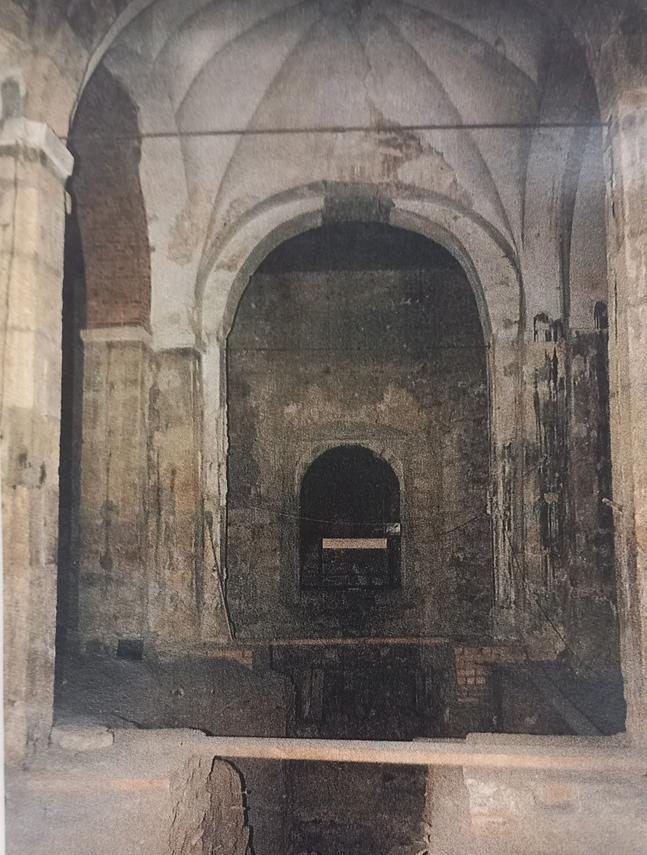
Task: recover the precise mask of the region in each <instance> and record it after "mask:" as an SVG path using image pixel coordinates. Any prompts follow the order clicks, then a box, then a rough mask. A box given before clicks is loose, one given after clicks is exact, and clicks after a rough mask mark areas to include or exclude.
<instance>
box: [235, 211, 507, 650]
mask: <svg viewBox="0 0 647 855" xmlns="http://www.w3.org/2000/svg"><path fill="white" fill-rule="evenodd" d="M347 231H348V232H349V240H352V237H351V236H352V235H355V234H356V233H357V229H353V228H352V227H351V226H348V227H347ZM369 231H370V229H369ZM342 233H343V228H342ZM360 233H361V232H360ZM338 252H339V254H340V256H341V255H342V254H343V252H344V250H343V247H342V248H340V249H339V250H338ZM409 261H410V262H411V260H409ZM338 263H341V262H340V261H339V258H338ZM411 263H413V262H411ZM227 359H228V403H229V407H228V417H229V481H228V487H229V491H228V507H227V521H228V527H227V570H228V595H229V599H230V605H231V611H232V617H233V621H234V624H235V625H236V629H237V632H238V635H239V636H240V637H245V636H252V637H253V636H260V637H272V636H275V637H277V636H278V637H281V636H282V635H285V634H286V633H287V634H289V635H290V634H297V635H304V634H306V635H311V636H317V635H327V634H331V633H332V634H342V635H344V634H348V633H351V634H356V633H359V634H362V635H371V634H377V635H394V634H395V635H397V634H418V633H422V634H425V635H454V636H456V635H458V636H464V635H468V636H470V635H477V634H479V633H481V634H482V633H487V632H488V628H489V610H490V608H491V604H492V575H493V569H492V557H491V533H490V524H489V519H488V517H487V507H486V505H487V489H488V479H489V443H488V430H487V421H488V415H487V377H486V354H485V347H484V342H483V337H482V333H481V329H480V324H479V318H478V313H477V310H476V304H475V301H474V298H473V296H472V293H471V290H470V287H469V285H468V283H467V281H466V279H465V277H464V275H463V274H462V272H461V270H460V268H458V267H457V265H456V264H455V262H454V263H452V260H451V258H450V259H449V260H448V261H447V262H446V264H445V266H444V267H443V266H440V267H438V268H437V269H434V270H426V271H425V270H423V271H417V270H409V271H403V272H398V271H387V270H368V271H367V270H353V271H344V270H338V271H324V272H319V273H313V272H300V273H297V272H292V273H284V274H281V273H275V274H270V273H258V274H256V275H255V276H254V277H253V279H252V281H251V283H250V285H249V286H248V288H247V291H246V293H245V295H244V297H243V300H242V301H241V304H240V307H239V310H238V314H237V318H236V322H235V325H234V329H233V331H232V333H231V335H230V337H229V340H228V355H227ZM340 444H351V445H352V444H359V445H365V446H366V447H369V448H372V449H373V450H374V451H376V452H377V453H378V454H381V455H382V456H383V457H384V458H385V459H386V460H387V461H388V462H390V463H391V465H392V467H393V468H394V471H395V472H396V475H397V476H398V477H399V479H400V482H401V483H400V493H401V519H402V530H403V534H402V538H401V579H402V580H401V589H400V590H397V591H391V592H385V593H376V594H369V593H366V592H364V593H357V592H355V593H350V592H349V593H343V592H341V593H337V594H334V593H330V592H329V593H325V592H304V591H299V581H298V577H299V543H298V532H299V524H298V514H299V490H300V487H301V479H302V477H303V475H304V474H305V470H306V468H307V467H308V465H309V464H310V463H311V462H312V461H313V460H314V459H315V458H316V457H317V456H318V455H319V454H320V453H321V452H322V451H323V450H325V449H326V448H330V447H334V446H336V445H340Z"/></svg>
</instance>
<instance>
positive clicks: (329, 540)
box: [321, 537, 389, 549]
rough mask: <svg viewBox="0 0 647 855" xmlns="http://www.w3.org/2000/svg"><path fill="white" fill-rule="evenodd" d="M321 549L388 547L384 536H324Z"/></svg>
mask: <svg viewBox="0 0 647 855" xmlns="http://www.w3.org/2000/svg"><path fill="white" fill-rule="evenodd" d="M321 546H322V548H323V549H388V547H389V544H388V542H387V539H386V538H385V537H324V538H323V540H322V541H321Z"/></svg>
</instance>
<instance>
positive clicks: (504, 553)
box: [196, 187, 525, 634]
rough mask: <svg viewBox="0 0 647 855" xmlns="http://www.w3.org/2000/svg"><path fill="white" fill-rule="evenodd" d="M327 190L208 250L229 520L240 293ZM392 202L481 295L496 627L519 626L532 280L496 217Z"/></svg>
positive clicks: (213, 436) (213, 471) (298, 197)
mask: <svg viewBox="0 0 647 855" xmlns="http://www.w3.org/2000/svg"><path fill="white" fill-rule="evenodd" d="M327 198H328V194H327V193H326V188H321V187H320V188H319V192H316V191H315V190H314V189H311V188H299V189H297V190H295V191H293V192H291V193H289V194H282V195H281V196H279V197H276V198H274V199H271V200H268V201H266V202H263V203H261V204H260V205H258V206H257V207H256V208H255V209H253V210H252V211H251V212H250V213H248V214H247V215H245V216H244V217H243V218H241V220H240V221H239V222H238V223H237V225H236V227H235V228H233V229H231V230H230V231H228V233H227V234H226V235H225V236H224V237H223V238H222V239H221V240H219V241H218V242H217V244H216V243H214V244H213V245H212V246H211V247H208V248H207V250H206V251H205V257H207V258H209V262H210V263H209V265H208V272H207V273H206V275H204V276H203V277H202V281H201V282H200V281H199V282H198V286H197V290H196V315H197V333H198V336H199V337H200V339H201V350H202V352H203V375H204V376H203V380H204V383H203V390H204V396H205V401H204V403H205V413H206V414H207V417H206V420H205V432H204V449H203V455H204V456H203V460H204V479H205V483H204V492H205V500H206V502H207V504H211V505H212V507H213V511H214V512H218V513H219V515H220V518H221V520H224V508H225V500H226V494H227V484H226V456H227V398H226V389H225V377H226V371H225V361H226V340H227V336H228V334H229V331H230V330H231V327H232V325H233V322H234V318H235V315H236V310H237V307H238V303H239V301H240V298H241V297H242V294H243V292H244V290H245V288H246V286H247V283H248V282H249V279H250V277H251V276H252V275H253V273H254V272H255V271H256V269H257V268H258V266H259V265H260V263H261V262H262V261H263V259H264V258H265V257H266V256H267V255H268V254H269V253H270V252H271V251H272V250H273V249H274V248H276V247H277V246H279V245H280V244H281V243H283V242H284V241H286V240H288V239H289V238H291V237H294V236H296V235H298V234H301V233H303V232H305V231H309V230H311V229H315V228H317V227H318V226H320V225H322V223H323V222H324V221H325V211H326V201H327ZM389 203H390V204H389V206H388V213H387V216H386V221H387V222H388V223H389V224H390V225H393V226H396V227H398V228H402V229H407V230H409V231H414V232H417V233H418V234H421V235H423V236H425V237H428V238H429V239H430V240H433V241H435V242H436V243H438V244H440V245H441V246H443V247H444V248H445V249H447V250H448V251H449V252H450V253H451V254H452V255H453V256H454V257H455V258H456V259H457V261H458V262H459V263H460V264H461V266H462V268H463V270H464V272H465V274H466V276H467V278H468V280H469V282H470V284H471V286H472V289H473V291H474V294H475V297H476V302H477V306H478V310H479V315H480V318H481V325H482V328H483V336H484V341H485V344H486V347H487V369H488V387H489V425H490V455H491V458H490V473H491V475H490V484H491V486H490V497H491V501H490V512H491V515H492V536H493V554H494V591H495V610H494V612H495V613H494V630H495V632H498V634H502V633H503V632H504V631H505V632H509V631H511V630H512V631H513V630H514V627H515V625H516V623H517V621H516V620H515V613H516V607H517V606H519V605H521V602H520V600H521V597H520V596H518V593H519V592H520V591H521V590H522V584H523V580H522V579H519V578H518V577H519V575H520V574H522V573H523V567H522V564H523V559H521V558H519V557H517V556H522V555H523V549H522V548H521V544H520V543H517V542H516V539H517V538H519V537H520V532H521V530H522V527H521V526H520V525H518V524H516V523H517V521H520V520H521V519H522V515H523V507H522V505H523V498H522V497H523V489H522V476H521V459H520V454H519V452H518V450H519V449H520V448H521V447H522V438H521V432H522V425H523V418H522V407H523V399H522V354H523V342H524V331H525V330H524V327H525V317H524V299H523V289H522V284H521V279H520V275H519V270H518V267H517V265H516V262H515V256H514V253H513V251H512V250H511V248H510V247H509V245H508V244H507V243H506V241H505V239H504V238H503V237H502V236H501V235H500V234H499V233H498V232H496V230H494V229H493V228H492V227H491V226H490V225H489V224H488V223H486V222H485V221H483V220H481V219H480V218H478V217H477V216H475V215H474V214H473V213H472V212H469V211H467V210H464V209H461V208H460V207H458V206H457V205H456V204H455V203H454V202H453V201H450V200H448V199H446V198H444V197H440V196H437V195H433V194H429V195H427V196H424V197H423V196H421V195H420V194H416V195H415V196H406V195H395V196H394V197H392V198H391V199H390V200H389ZM382 210H384V206H383V207H382ZM203 269H204V268H203ZM215 414H217V415H215ZM223 525H224V522H223ZM222 558H223V560H224V558H225V556H224V555H223V556H222Z"/></svg>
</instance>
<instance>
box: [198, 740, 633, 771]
mask: <svg viewBox="0 0 647 855" xmlns="http://www.w3.org/2000/svg"><path fill="white" fill-rule="evenodd" d="M540 740H541V738H540ZM203 746H204V750H207V751H209V752H210V753H213V755H214V756H218V757H225V758H227V757H229V758H236V757H239V758H240V757H245V758H250V759H251V758H253V759H255V760H310V761H314V762H326V763H380V764H390V765H399V766H463V767H480V768H483V767H485V768H498V769H555V770H560V771H572V772H614V773H621V772H622V773H631V774H633V773H639V774H642V775H644V774H645V773H646V772H647V752H645V751H644V750H642V751H639V750H636V749H628V748H624V747H616V746H610V745H609V744H608V742H607V744H606V745H605V740H604V739H598V740H588V741H584V742H582V741H578V740H577V738H575V741H573V739H572V738H569V737H561V738H560V737H555V738H553V739H551V740H550V744H546V740H542V741H541V743H540V744H534V745H533V744H532V742H529V743H527V744H483V745H478V744H474V743H468V742H465V741H463V740H443V739H432V740H429V741H415V742H367V741H360V740H353V739H347V740H346V739H286V738H276V739H274V738H266V737H239V736H219V737H208V738H206V739H205V741H204V743H203Z"/></svg>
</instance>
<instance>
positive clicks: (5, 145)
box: [0, 119, 74, 182]
mask: <svg viewBox="0 0 647 855" xmlns="http://www.w3.org/2000/svg"><path fill="white" fill-rule="evenodd" d="M25 154H26V155H30V154H31V155H32V156H34V155H35V156H37V157H38V158H39V159H43V160H44V162H45V163H46V165H47V166H48V168H49V169H50V170H51V171H52V172H53V173H54V175H56V177H57V178H59V179H60V180H61V181H62V182H64V181H66V180H67V178H69V176H70V175H71V174H72V169H73V168H74V157H73V156H72V153H71V152H70V151H69V149H68V148H67V146H65V145H64V143H62V142H61V140H60V139H59V138H58V137H57V136H56V134H55V133H54V132H53V131H52V130H51V128H50V127H49V126H48V125H46V124H44V123H43V122H33V121H30V120H29V119H9V120H8V121H6V122H5V124H4V126H3V127H2V129H0V156H3V155H5V156H6V155H9V156H13V157H16V156H20V155H22V156H23V157H24V156H25Z"/></svg>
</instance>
